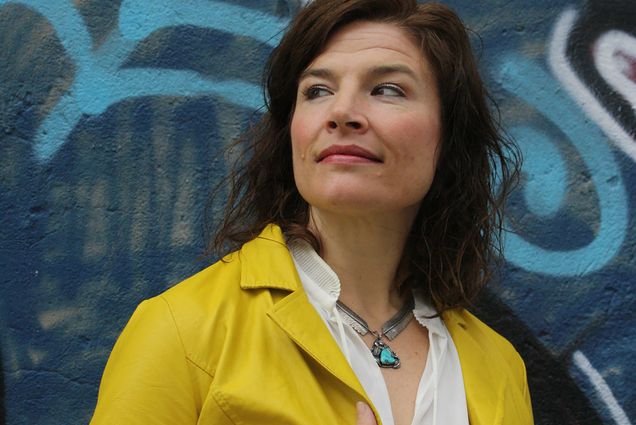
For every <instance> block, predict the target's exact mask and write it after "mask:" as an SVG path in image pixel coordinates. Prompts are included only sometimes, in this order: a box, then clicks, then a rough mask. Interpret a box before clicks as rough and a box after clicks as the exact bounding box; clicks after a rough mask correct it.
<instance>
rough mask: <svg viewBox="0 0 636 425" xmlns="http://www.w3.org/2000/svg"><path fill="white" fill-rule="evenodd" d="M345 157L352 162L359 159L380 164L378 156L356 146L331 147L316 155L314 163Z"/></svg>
mask: <svg viewBox="0 0 636 425" xmlns="http://www.w3.org/2000/svg"><path fill="white" fill-rule="evenodd" d="M346 157H350V158H351V159H354V160H355V159H359V160H367V161H371V162H382V160H381V159H380V158H379V157H378V156H376V155H374V154H373V153H371V152H369V151H368V150H366V149H364V148H361V147H360V146H357V145H345V146H343V145H331V146H329V147H328V148H327V149H325V150H323V151H322V152H320V155H318V158H317V159H316V162H321V161H323V160H329V159H330V158H331V159H333V158H346Z"/></svg>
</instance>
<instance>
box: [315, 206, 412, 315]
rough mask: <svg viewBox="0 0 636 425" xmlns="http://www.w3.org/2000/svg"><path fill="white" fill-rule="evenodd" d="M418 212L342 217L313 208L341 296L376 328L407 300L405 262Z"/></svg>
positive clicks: (326, 256) (323, 248)
mask: <svg viewBox="0 0 636 425" xmlns="http://www.w3.org/2000/svg"><path fill="white" fill-rule="evenodd" d="M414 216H415V214H414V213H410V214H408V215H406V216H403V217H400V216H399V215H397V214H387V215H386V216H380V217H378V216H375V217H373V218H368V217H363V218H361V217H343V216H341V215H336V214H332V213H330V212H324V211H318V210H316V209H313V208H312V211H311V223H310V230H311V231H312V232H314V233H315V234H316V236H318V238H319V240H320V243H321V252H320V255H321V257H322V258H323V260H324V261H325V262H326V263H327V264H329V266H330V267H331V268H332V269H333V270H334V272H335V273H336V274H337V275H338V278H339V279H340V285H341V289H340V300H341V301H342V302H343V303H345V304H346V305H347V306H349V307H350V308H351V309H352V310H354V311H355V312H356V313H357V314H359V315H360V316H361V317H363V318H364V319H365V320H366V321H367V322H368V323H369V326H371V327H372V328H378V327H379V326H381V325H382V324H383V323H384V322H385V321H386V320H387V319H388V318H390V317H391V316H393V315H394V314H395V313H396V312H397V311H398V310H400V308H401V307H402V305H403V304H404V301H405V300H404V298H403V297H402V296H400V295H399V293H398V285H399V283H400V274H401V273H400V272H401V267H400V265H401V260H402V253H403V251H404V246H405V244H406V240H407V238H408V234H409V231H410V229H411V225H412V222H413V219H414Z"/></svg>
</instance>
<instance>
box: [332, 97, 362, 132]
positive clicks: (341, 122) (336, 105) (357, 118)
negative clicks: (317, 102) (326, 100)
mask: <svg viewBox="0 0 636 425" xmlns="http://www.w3.org/2000/svg"><path fill="white" fill-rule="evenodd" d="M361 103H362V102H361V100H360V99H357V98H356V97H355V95H351V94H346V93H338V94H337V95H336V97H335V99H334V100H333V104H332V105H331V109H330V111H329V115H328V117H327V122H326V126H327V130H329V131H341V132H345V133H350V132H353V133H364V132H365V131H367V129H368V128H369V121H368V119H367V116H366V114H365V113H364V111H363V105H362V104H361Z"/></svg>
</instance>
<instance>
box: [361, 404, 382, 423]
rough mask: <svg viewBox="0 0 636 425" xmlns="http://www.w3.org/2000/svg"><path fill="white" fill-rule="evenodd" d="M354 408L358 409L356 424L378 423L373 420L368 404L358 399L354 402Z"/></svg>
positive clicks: (373, 416)
mask: <svg viewBox="0 0 636 425" xmlns="http://www.w3.org/2000/svg"><path fill="white" fill-rule="evenodd" d="M356 409H357V410H358V419H357V420H356V425H378V423H377V422H376V421H375V415H374V414H373V411H372V410H371V408H370V407H369V405H368V404H366V403H363V402H361V401H359V402H357V403H356Z"/></svg>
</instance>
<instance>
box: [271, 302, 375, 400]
mask: <svg viewBox="0 0 636 425" xmlns="http://www.w3.org/2000/svg"><path fill="white" fill-rule="evenodd" d="M268 316H269V317H270V318H271V319H272V320H273V321H274V322H275V323H276V324H277V325H278V326H280V328H281V329H282V330H283V331H284V332H285V333H286V334H287V335H288V336H289V337H290V338H291V339H292V340H293V341H294V342H295V343H296V344H297V345H298V346H299V347H300V348H302V349H303V350H304V351H305V352H306V353H307V354H309V355H310V356H311V357H312V358H313V359H314V360H315V361H316V362H318V363H319V364H320V365H321V366H322V367H324V368H325V369H326V370H327V371H329V372H330V373H331V374H332V375H334V376H335V377H336V378H338V379H339V380H340V381H342V382H343V383H344V384H345V385H347V386H348V387H350V388H351V389H353V390H354V391H356V392H357V393H358V394H359V395H360V396H361V397H362V398H363V399H367V396H366V395H365V392H364V389H363V388H362V385H361V384H360V382H359V381H358V378H357V377H356V376H355V373H354V372H353V370H352V369H351V367H350V366H349V363H348V362H347V359H346V358H345V357H344V355H343V354H342V352H341V350H340V347H338V345H337V344H336V342H335V341H334V339H333V336H332V335H331V333H330V332H329V330H328V329H327V327H326V326H325V324H324V323H323V321H322V319H321V318H320V316H319V315H318V313H316V311H315V310H314V308H313V306H312V305H311V304H310V303H309V300H308V299H307V296H306V295H305V293H304V291H300V290H299V291H295V292H292V293H291V294H289V295H288V296H286V297H285V298H283V299H282V300H281V301H279V302H277V303H276V304H275V305H274V307H273V308H272V309H271V310H270V312H269V313H268Z"/></svg>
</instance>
